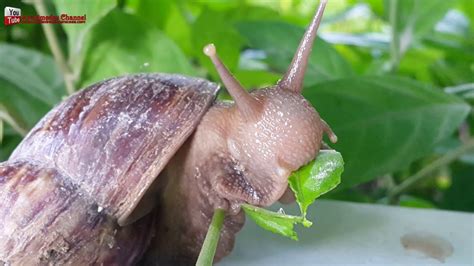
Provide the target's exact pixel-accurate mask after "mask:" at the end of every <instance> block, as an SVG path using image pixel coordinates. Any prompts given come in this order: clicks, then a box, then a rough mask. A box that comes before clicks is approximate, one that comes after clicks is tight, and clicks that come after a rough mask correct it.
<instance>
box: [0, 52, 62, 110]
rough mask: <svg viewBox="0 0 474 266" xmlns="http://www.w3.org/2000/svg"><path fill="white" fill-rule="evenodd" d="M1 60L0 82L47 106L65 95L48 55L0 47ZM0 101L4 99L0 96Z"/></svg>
mask: <svg viewBox="0 0 474 266" xmlns="http://www.w3.org/2000/svg"><path fill="white" fill-rule="evenodd" d="M0 58H2V63H1V64H0V79H1V80H5V81H7V82H9V83H10V84H12V85H13V86H15V87H16V89H18V90H21V91H23V92H24V93H26V94H28V95H29V96H31V97H33V98H35V99H37V100H39V101H41V102H43V103H44V104H47V105H49V106H53V105H55V104H56V103H58V102H59V101H60V100H61V97H62V96H63V95H66V91H65V89H64V81H63V78H62V75H61V72H60V71H59V69H58V68H57V66H56V64H55V63H54V60H53V59H52V58H51V57H50V56H47V55H44V54H42V53H39V52H37V51H33V50H30V49H26V48H22V47H19V46H15V45H9V44H0ZM0 91H1V90H0ZM2 100H5V99H2V98H1V97H0V103H2Z"/></svg>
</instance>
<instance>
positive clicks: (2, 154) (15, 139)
mask: <svg viewBox="0 0 474 266" xmlns="http://www.w3.org/2000/svg"><path fill="white" fill-rule="evenodd" d="M4 129H5V130H4V132H3V133H4V135H3V141H2V143H0V162H3V161H5V160H7V159H8V157H9V156H10V154H11V153H12V152H13V150H14V149H15V148H16V146H18V144H19V143H20V141H21V139H22V137H21V136H20V135H18V134H14V133H13V130H11V129H10V128H9V126H8V124H5V125H4Z"/></svg>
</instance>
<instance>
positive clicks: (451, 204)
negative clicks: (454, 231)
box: [441, 162, 474, 212]
mask: <svg viewBox="0 0 474 266" xmlns="http://www.w3.org/2000/svg"><path fill="white" fill-rule="evenodd" d="M473 173H474V165H472V164H465V163H459V162H458V163H455V164H453V165H452V182H453V183H452V184H451V187H450V188H449V189H448V190H447V191H446V192H445V194H444V197H443V199H442V202H441V207H442V208H445V209H448V210H457V211H467V212H473V211H474V193H473V191H474V175H473Z"/></svg>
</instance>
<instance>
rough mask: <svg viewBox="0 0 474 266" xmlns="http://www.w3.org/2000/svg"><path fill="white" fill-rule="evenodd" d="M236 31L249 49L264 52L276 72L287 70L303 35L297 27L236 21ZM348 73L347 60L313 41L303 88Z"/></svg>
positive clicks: (280, 23)
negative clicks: (242, 37) (246, 42)
mask: <svg viewBox="0 0 474 266" xmlns="http://www.w3.org/2000/svg"><path fill="white" fill-rule="evenodd" d="M237 29H238V30H239V32H240V33H241V34H242V35H243V36H244V37H245V38H247V40H248V42H249V44H250V46H251V47H252V48H256V49H260V50H263V51H265V53H266V56H267V59H266V61H267V63H268V64H269V66H270V67H271V68H272V69H274V70H276V71H278V72H280V73H283V72H285V71H286V69H287V68H288V65H289V64H290V62H291V59H292V58H293V55H294V53H295V51H296V48H297V47H298V44H299V42H300V39H301V38H302V37H303V34H304V29H303V28H300V27H298V26H294V25H291V24H287V23H284V22H271V21H246V22H240V23H238V24H237ZM352 74H353V71H352V69H351V66H350V65H349V64H348V63H347V61H345V60H344V58H343V57H342V56H341V55H340V54H339V53H338V52H337V51H336V50H335V49H334V48H332V47H331V45H329V44H328V43H326V42H325V41H323V40H322V39H321V38H317V39H316V41H315V44H314V47H313V52H312V53H311V56H310V58H309V64H308V69H307V71H306V76H305V83H304V84H305V86H310V85H313V84H315V83H317V82H321V81H325V80H331V79H336V78H342V77H347V76H351V75H352Z"/></svg>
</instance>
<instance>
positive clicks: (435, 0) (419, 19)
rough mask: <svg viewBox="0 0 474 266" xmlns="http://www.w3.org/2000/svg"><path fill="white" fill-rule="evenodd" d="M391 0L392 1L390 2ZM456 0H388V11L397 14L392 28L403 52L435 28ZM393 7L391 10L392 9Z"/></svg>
mask: <svg viewBox="0 0 474 266" xmlns="http://www.w3.org/2000/svg"><path fill="white" fill-rule="evenodd" d="M389 2H390V3H389ZM455 2H456V1H445V0H429V1H426V0H425V1H420V0H418V1H403V0H388V1H386V5H385V7H386V12H391V14H392V15H394V16H395V18H394V20H392V22H393V25H392V29H393V30H394V32H395V34H396V35H398V36H397V37H396V39H397V40H398V42H399V44H398V47H399V49H400V52H401V53H402V54H403V53H404V52H405V51H406V50H407V49H408V47H409V46H410V44H411V43H412V42H413V41H414V40H418V39H420V38H421V37H423V36H425V35H426V34H427V33H429V32H430V31H431V30H433V28H434V26H435V25H436V23H437V22H438V21H439V20H441V19H442V18H443V16H444V15H445V14H446V12H447V11H448V9H449V8H451V7H453V5H454V4H455ZM390 9H391V10H390Z"/></svg>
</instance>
